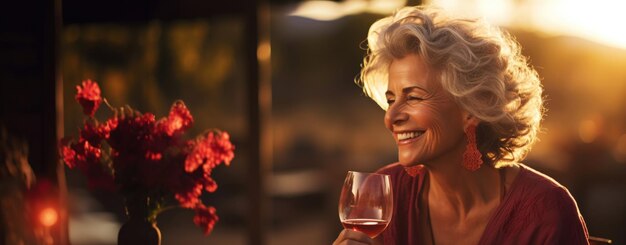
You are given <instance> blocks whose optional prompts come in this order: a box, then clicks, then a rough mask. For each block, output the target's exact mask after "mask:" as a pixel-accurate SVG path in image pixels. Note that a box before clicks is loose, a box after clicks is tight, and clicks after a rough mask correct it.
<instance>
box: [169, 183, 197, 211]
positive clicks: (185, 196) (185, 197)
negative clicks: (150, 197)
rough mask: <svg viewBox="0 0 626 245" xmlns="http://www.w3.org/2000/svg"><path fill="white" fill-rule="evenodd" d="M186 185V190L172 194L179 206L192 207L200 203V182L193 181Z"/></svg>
mask: <svg viewBox="0 0 626 245" xmlns="http://www.w3.org/2000/svg"><path fill="white" fill-rule="evenodd" d="M187 187H188V188H187V190H184V191H182V190H181V191H177V192H176V194H175V195H174V197H175V198H176V200H178V202H179V203H180V206H182V207H183V208H193V207H195V206H197V205H198V204H201V202H200V195H201V194H202V183H194V184H192V185H191V186H187ZM189 187H190V188H189Z"/></svg>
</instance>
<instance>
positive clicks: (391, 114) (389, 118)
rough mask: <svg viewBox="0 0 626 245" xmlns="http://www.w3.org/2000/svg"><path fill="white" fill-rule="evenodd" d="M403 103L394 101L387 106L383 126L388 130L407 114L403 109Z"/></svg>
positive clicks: (406, 117)
mask: <svg viewBox="0 0 626 245" xmlns="http://www.w3.org/2000/svg"><path fill="white" fill-rule="evenodd" d="M404 105H405V104H404V103H394V104H392V105H390V106H389V108H387V111H386V112H385V126H386V127H387V128H388V129H389V130H393V127H394V126H398V125H401V124H402V123H404V122H405V121H406V120H407V119H408V118H409V115H408V114H407V113H406V112H405V111H404V109H405V108H404Z"/></svg>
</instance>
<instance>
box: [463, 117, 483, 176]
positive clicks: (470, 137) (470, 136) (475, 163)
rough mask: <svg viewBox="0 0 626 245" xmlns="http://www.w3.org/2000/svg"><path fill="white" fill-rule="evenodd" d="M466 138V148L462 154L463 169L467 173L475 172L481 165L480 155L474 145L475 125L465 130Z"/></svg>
mask: <svg viewBox="0 0 626 245" xmlns="http://www.w3.org/2000/svg"><path fill="white" fill-rule="evenodd" d="M465 135H466V136H467V148H465V152H464V153H463V167H464V168H465V169H467V170H469V171H472V172H474V171H476V170H478V169H479V168H480V166H481V165H482V164H483V159H482V155H481V154H480V151H478V147H477V145H476V125H470V126H468V127H467V129H465Z"/></svg>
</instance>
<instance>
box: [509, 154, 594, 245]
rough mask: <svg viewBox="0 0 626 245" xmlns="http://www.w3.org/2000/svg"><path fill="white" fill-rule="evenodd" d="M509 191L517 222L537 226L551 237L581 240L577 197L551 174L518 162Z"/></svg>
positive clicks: (582, 227)
mask: <svg viewBox="0 0 626 245" xmlns="http://www.w3.org/2000/svg"><path fill="white" fill-rule="evenodd" d="M511 192H512V193H511V198H513V199H514V200H515V202H514V203H515V205H514V210H515V212H514V213H516V215H514V216H513V217H515V218H514V219H515V220H516V221H518V222H519V224H526V225H530V226H533V227H536V228H538V229H539V230H541V231H542V232H541V233H544V234H546V235H549V236H554V237H553V238H559V237H560V238H565V237H572V238H576V237H577V238H581V240H582V239H583V238H584V237H585V236H587V228H586V225H585V222H584V220H583V218H582V215H581V214H580V212H579V210H578V205H577V204H576V201H575V200H574V198H573V197H572V195H571V194H570V193H569V191H568V190H567V188H565V187H564V186H563V185H561V184H560V183H558V182H557V181H556V180H554V179H553V178H551V177H549V176H547V175H545V174H543V173H541V172H539V171H537V170H534V169H532V168H530V167H528V166H525V165H521V164H520V172H519V174H518V176H517V179H516V180H515V181H514V184H513V186H512V189H511ZM518 222H516V223H518ZM557 240H559V239H557ZM561 241H563V240H561Z"/></svg>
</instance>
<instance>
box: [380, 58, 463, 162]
mask: <svg viewBox="0 0 626 245" xmlns="http://www.w3.org/2000/svg"><path fill="white" fill-rule="evenodd" d="M386 96H387V102H388V103H389V108H388V109H387V112H386V113H385V126H386V127H387V128H388V129H389V130H390V131H391V133H392V134H393V138H394V139H395V141H396V143H397V145H398V160H399V161H400V163H401V164H402V165H404V166H413V165H416V164H426V165H430V164H435V163H436V162H438V161H442V160H443V161H445V160H446V159H449V157H451V156H452V155H454V153H460V154H462V152H463V150H464V149H465V137H464V132H463V128H464V123H465V121H467V120H464V117H466V115H467V113H465V112H464V111H463V110H462V109H461V108H460V107H459V106H458V105H457V104H456V103H455V102H454V100H453V97H452V95H451V94H450V93H448V92H447V91H446V90H444V89H443V88H442V86H441V83H440V81H439V77H438V76H437V74H436V71H435V70H433V69H431V68H430V67H429V66H428V65H427V64H426V63H424V62H423V60H422V58H421V57H420V56H418V55H408V56H406V57H404V58H402V59H397V60H394V61H393V62H392V63H391V65H390V66H389V83H388V87H387V92H386ZM460 154H459V155H460ZM457 156H458V155H457Z"/></svg>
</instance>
